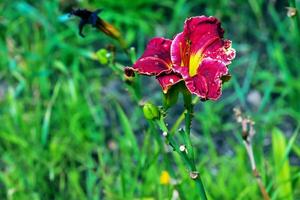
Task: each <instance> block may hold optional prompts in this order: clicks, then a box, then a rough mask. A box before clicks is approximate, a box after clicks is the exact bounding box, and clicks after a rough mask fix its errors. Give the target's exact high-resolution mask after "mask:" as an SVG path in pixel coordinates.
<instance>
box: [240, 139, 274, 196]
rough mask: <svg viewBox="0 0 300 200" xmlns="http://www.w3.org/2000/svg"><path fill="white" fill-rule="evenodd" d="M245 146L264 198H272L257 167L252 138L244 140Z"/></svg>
mask: <svg viewBox="0 0 300 200" xmlns="http://www.w3.org/2000/svg"><path fill="white" fill-rule="evenodd" d="M243 143H244V145H245V147H246V151H247V154H248V157H249V160H250V164H251V168H252V172H253V176H254V177H255V179H256V181H257V184H258V186H259V189H260V192H261V194H262V196H263V198H264V200H270V196H269V194H268V192H267V190H266V188H265V186H264V184H263V182H262V180H261V176H260V174H259V171H258V170H257V168H256V164H255V159H254V154H253V148H252V144H251V140H244V141H243Z"/></svg>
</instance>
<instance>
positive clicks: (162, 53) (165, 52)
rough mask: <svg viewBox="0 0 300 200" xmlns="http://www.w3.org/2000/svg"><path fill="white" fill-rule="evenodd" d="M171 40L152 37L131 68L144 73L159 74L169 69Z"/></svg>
mask: <svg viewBox="0 0 300 200" xmlns="http://www.w3.org/2000/svg"><path fill="white" fill-rule="evenodd" d="M171 43H172V41H171V40H169V39H165V38H153V39H152V40H150V41H149V43H148V45H147V47H146V50H145V52H144V54H143V55H142V56H141V57H140V58H139V59H138V60H137V61H136V63H134V65H133V70H134V71H137V72H138V73H140V74H144V75H159V74H161V73H163V72H169V71H171V65H172V64H171V58H170V46H171Z"/></svg>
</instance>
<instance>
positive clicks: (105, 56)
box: [96, 49, 108, 65]
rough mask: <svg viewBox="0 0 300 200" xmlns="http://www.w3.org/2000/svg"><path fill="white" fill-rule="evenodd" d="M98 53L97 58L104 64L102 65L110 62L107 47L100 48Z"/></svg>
mask: <svg viewBox="0 0 300 200" xmlns="http://www.w3.org/2000/svg"><path fill="white" fill-rule="evenodd" d="M96 55H97V58H98V61H99V62H100V63H101V64H102V65H105V64H107V63H108V52H107V50H106V49H99V50H98V51H97V52H96Z"/></svg>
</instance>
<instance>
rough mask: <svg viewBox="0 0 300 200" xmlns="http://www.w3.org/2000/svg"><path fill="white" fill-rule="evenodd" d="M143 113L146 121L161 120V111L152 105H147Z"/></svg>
mask: <svg viewBox="0 0 300 200" xmlns="http://www.w3.org/2000/svg"><path fill="white" fill-rule="evenodd" d="M143 112H144V116H145V118H146V119H149V120H152V119H158V118H159V110H158V108H157V107H156V106H155V105H153V104H152V103H145V105H144V107H143Z"/></svg>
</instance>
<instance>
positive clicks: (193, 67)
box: [189, 50, 203, 77]
mask: <svg viewBox="0 0 300 200" xmlns="http://www.w3.org/2000/svg"><path fill="white" fill-rule="evenodd" d="M202 59H203V54H202V50H199V51H197V53H195V54H192V55H191V56H190V63H189V75H190V77H193V76H195V75H196V74H197V70H198V68H199V66H200V64H201V62H202Z"/></svg>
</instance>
